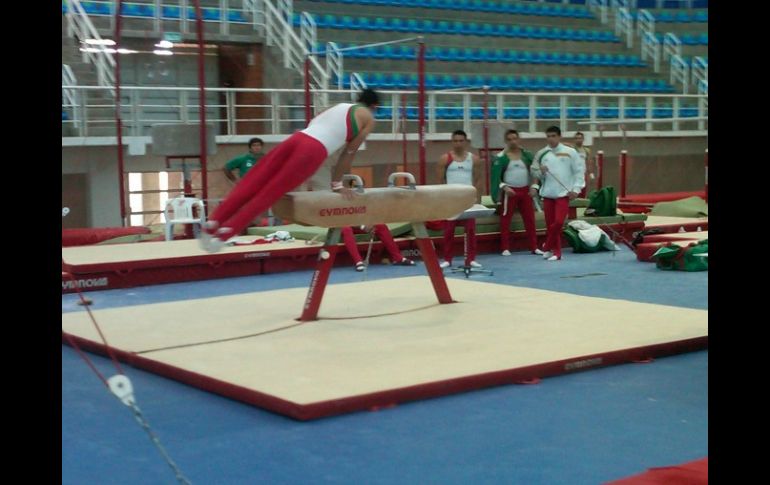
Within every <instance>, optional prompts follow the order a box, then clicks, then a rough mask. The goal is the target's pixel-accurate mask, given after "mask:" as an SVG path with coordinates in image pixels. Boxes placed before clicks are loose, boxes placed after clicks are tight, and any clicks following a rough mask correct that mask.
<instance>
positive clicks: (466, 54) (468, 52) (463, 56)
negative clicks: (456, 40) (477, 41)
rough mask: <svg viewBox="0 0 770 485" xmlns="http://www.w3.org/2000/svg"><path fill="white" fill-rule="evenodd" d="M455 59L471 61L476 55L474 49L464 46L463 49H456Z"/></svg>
mask: <svg viewBox="0 0 770 485" xmlns="http://www.w3.org/2000/svg"><path fill="white" fill-rule="evenodd" d="M457 56H458V57H457V59H458V60H459V61H469V62H470V61H472V60H473V59H474V57H476V49H472V48H470V47H466V48H465V49H463V50H459V49H458V51H457Z"/></svg>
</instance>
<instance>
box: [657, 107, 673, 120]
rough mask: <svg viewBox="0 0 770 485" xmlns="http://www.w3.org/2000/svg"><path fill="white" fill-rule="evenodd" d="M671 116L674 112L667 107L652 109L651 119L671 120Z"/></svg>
mask: <svg viewBox="0 0 770 485" xmlns="http://www.w3.org/2000/svg"><path fill="white" fill-rule="evenodd" d="M673 114H674V110H673V108H671V107H669V106H661V105H658V107H656V108H653V110H652V117H653V118H671V117H673Z"/></svg>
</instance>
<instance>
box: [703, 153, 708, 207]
mask: <svg viewBox="0 0 770 485" xmlns="http://www.w3.org/2000/svg"><path fill="white" fill-rule="evenodd" d="M704 160H705V162H706V185H705V187H704V190H705V192H706V203H708V201H709V149H708V148H706V156H705V158H704Z"/></svg>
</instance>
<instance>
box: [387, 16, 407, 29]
mask: <svg viewBox="0 0 770 485" xmlns="http://www.w3.org/2000/svg"><path fill="white" fill-rule="evenodd" d="M389 24H390V30H391V31H393V32H406V24H405V23H404V21H403V20H402V19H399V18H392V19H390V22H389Z"/></svg>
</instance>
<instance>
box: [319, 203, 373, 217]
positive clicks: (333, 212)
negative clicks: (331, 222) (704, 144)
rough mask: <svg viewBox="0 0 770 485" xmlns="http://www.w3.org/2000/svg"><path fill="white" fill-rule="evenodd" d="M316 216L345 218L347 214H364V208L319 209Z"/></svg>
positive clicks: (363, 206)
mask: <svg viewBox="0 0 770 485" xmlns="http://www.w3.org/2000/svg"><path fill="white" fill-rule="evenodd" d="M318 214H319V215H320V216H321V217H326V216H345V215H348V214H366V206H365V205H362V206H360V207H334V208H332V209H321V210H320V211H319V212H318Z"/></svg>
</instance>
